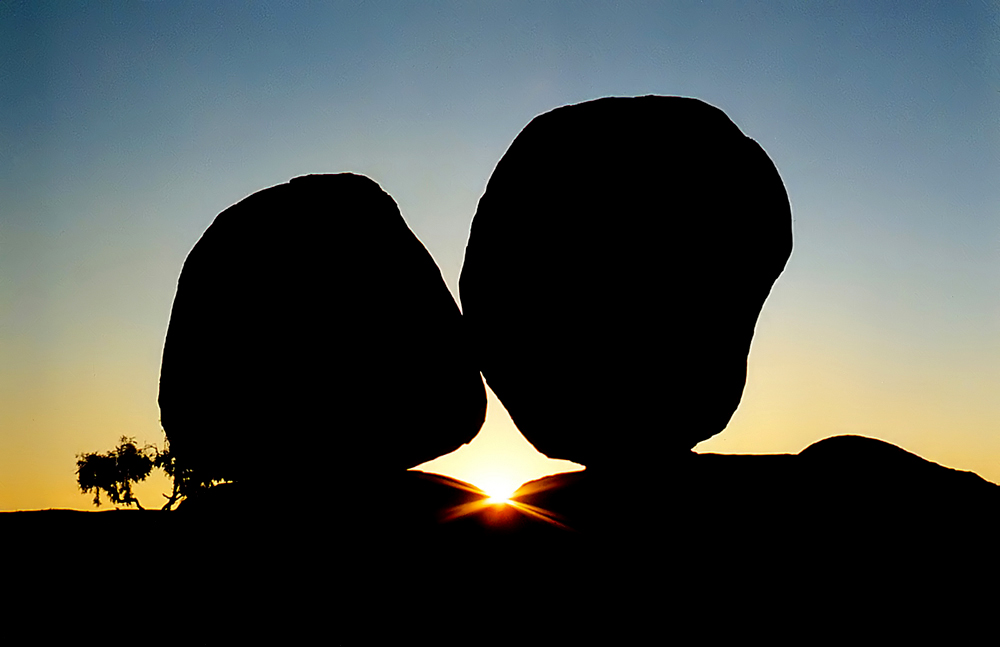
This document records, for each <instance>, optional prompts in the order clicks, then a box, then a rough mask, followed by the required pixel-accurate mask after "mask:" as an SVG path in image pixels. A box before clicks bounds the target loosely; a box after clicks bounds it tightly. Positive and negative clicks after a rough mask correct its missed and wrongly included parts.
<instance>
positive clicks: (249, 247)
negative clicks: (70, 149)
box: [159, 173, 486, 500]
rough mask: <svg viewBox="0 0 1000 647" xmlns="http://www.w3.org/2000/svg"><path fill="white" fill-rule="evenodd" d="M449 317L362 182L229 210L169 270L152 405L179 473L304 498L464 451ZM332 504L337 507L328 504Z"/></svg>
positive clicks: (459, 379) (381, 196)
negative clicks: (172, 291) (171, 285)
mask: <svg viewBox="0 0 1000 647" xmlns="http://www.w3.org/2000/svg"><path fill="white" fill-rule="evenodd" d="M468 352H469V351H468V343H467V341H466V339H465V334H464V332H463V327H462V319H461V314H460V312H459V310H458V307H457V305H456V304H455V301H454V299H453V298H452V296H451V293H450V292H449V291H448V289H447V287H446V286H445V284H444V281H443V280H442V278H441V274H440V271H439V269H438V267H437V265H436V264H435V263H434V261H433V259H432V258H431V257H430V255H429V254H428V253H427V250H426V249H425V248H424V247H423V245H422V244H421V243H420V241H419V240H417V238H416V237H415V236H414V235H413V233H412V232H411V231H410V229H409V228H408V227H407V225H406V223H405V222H404V221H403V218H402V217H401V216H400V213H399V210H398V208H397V207H396V204H395V202H394V201H393V200H392V198H390V197H389V196H388V195H387V194H386V193H384V192H383V191H382V190H381V188H380V187H379V186H378V185H377V184H376V183H375V182H373V181H372V180H370V179H368V178H365V177H362V176H358V175H352V174H346V173H345V174H339V175H309V176H305V177H299V178H295V179H293V180H292V181H291V182H289V183H287V184H282V185H278V186H274V187H271V188H268V189H264V190H263V191H260V192H258V193H255V194H253V195H251V196H249V197H248V198H246V199H244V200H243V201H241V202H239V203H238V204H236V205H233V206H232V207H230V208H228V209H226V210H225V211H223V212H222V213H221V214H219V216H218V217H217V218H216V219H215V221H214V222H213V223H212V225H211V226H210V227H209V228H208V230H207V231H206V232H205V234H204V235H203V236H202V238H201V240H199V241H198V243H197V244H196V245H195V247H194V249H192V250H191V253H190V255H189V256H188V258H187V261H186V262H185V264H184V268H183V270H182V272H181V275H180V279H179V281H178V286H177V294H176V297H175V300H174V305H173V310H172V312H171V316H170V326H169V328H168V331H167V338H166V343H165V346H164V350H163V365H162V370H161V376H160V394H159V403H160V410H161V419H162V423H163V428H164V431H165V432H166V435H167V438H168V439H169V441H170V447H171V450H172V451H173V452H174V453H175V456H176V459H177V463H178V465H180V466H183V467H189V468H192V469H195V470H197V471H198V473H199V475H201V476H208V477H211V478H217V479H232V480H237V481H241V482H242V483H244V484H245V485H249V486H250V487H251V490H248V491H258V492H263V491H275V490H283V491H281V492H280V494H281V495H282V496H285V497H287V498H289V499H292V500H294V499H297V498H303V499H306V498H309V497H311V496H316V495H318V493H310V492H309V489H310V484H315V483H320V482H325V481H326V480H327V479H330V478H334V477H340V478H341V479H351V478H356V477H357V476H358V475H360V474H366V475H369V477H374V478H376V480H377V477H378V475H380V474H384V473H385V472H386V471H387V470H403V469H405V468H409V467H412V466H415V465H418V464H420V463H422V462H424V461H427V460H430V459H433V458H435V457H437V456H440V455H442V454H445V453H447V452H450V451H453V450H454V449H456V448H458V447H459V446H461V445H462V444H463V443H466V442H469V441H470V440H471V439H472V438H473V437H474V436H475V435H476V433H477V432H478V430H479V428H480V426H481V425H482V423H483V420H484V417H485V411H486V396H485V391H484V389H483V384H482V379H481V377H480V375H479V371H478V368H477V367H476V366H475V365H474V363H473V361H472V359H471V357H469V356H468ZM331 494H334V495H335V494H336V493H335V492H332V493H331Z"/></svg>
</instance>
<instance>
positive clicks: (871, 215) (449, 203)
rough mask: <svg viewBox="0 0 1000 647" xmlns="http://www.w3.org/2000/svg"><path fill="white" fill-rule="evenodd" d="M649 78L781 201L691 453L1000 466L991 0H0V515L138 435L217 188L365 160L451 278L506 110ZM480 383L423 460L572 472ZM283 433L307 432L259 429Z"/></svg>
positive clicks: (618, 88) (65, 483) (455, 468)
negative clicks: (753, 151)
mask: <svg viewBox="0 0 1000 647" xmlns="http://www.w3.org/2000/svg"><path fill="white" fill-rule="evenodd" d="M645 94H662V95H679V96H688V97H697V98H699V99H702V100H703V101H706V102H708V103H710V104H712V105H714V106H716V107H718V108H721V109H722V110H723V111H725V112H726V113H727V114H728V115H729V117H730V118H731V119H732V120H733V121H734V122H735V123H736V124H737V125H738V126H739V127H740V129H741V130H742V131H743V132H744V133H745V134H746V135H748V136H750V137H752V138H754V139H755V140H756V141H757V142H759V143H760V144H761V146H762V147H763V148H764V150H765V151H767V153H768V154H769V155H770V157H771V159H772V160H773V161H774V163H775V165H776V166H777V168H778V171H779V173H780V174H781V177H782V179H783V180H784V183H785V186H786V189H787V191H788V195H789V199H790V202H791V205H792V214H793V229H794V250H793V252H792V256H791V258H790V259H789V262H788V264H787V265H786V267H785V271H784V273H783V274H782V275H781V277H780V278H779V279H778V281H777V282H776V283H775V285H774V287H773V289H772V291H771V294H770V296H769V298H768V300H767V302H766V303H765V305H764V308H763V310H762V312H761V315H760V319H759V320H758V323H757V329H756V334H755V337H754V341H753V345H752V348H751V352H750V356H749V358H748V376H747V386H746V389H745V391H744V394H743V400H742V402H741V404H740V407H739V409H738V410H737V412H736V414H735V415H734V416H733V419H732V420H731V422H730V424H729V427H728V428H727V429H726V430H725V431H724V432H722V433H721V434H719V435H717V436H716V437H714V438H712V439H710V440H708V441H706V442H703V443H701V444H700V445H698V447H697V448H696V449H697V451H705V452H724V453H775V452H798V451H800V450H801V449H803V448H805V447H806V446H808V445H810V444H811V443H813V442H815V441H817V440H820V439H822V438H826V437H828V436H833V435H838V434H861V435H866V436H871V437H875V438H881V439H883V440H886V441H888V442H892V443H895V444H897V445H899V446H901V447H904V448H905V449H907V450H909V451H911V452H914V453H916V454H918V455H920V456H923V457H925V458H927V459H929V460H933V461H935V462H938V463H941V464H943V465H947V466H949V467H954V468H956V469H962V470H972V471H975V472H977V473H979V474H980V475H982V476H983V477H984V478H986V479H988V480H991V481H993V482H997V483H1000V397H998V395H1000V2H997V1H988V2H986V1H970V2H961V1H959V2H950V3H925V2H917V1H914V2H905V3H904V2H879V1H875V0H869V1H865V2H808V3H802V2H788V3H783V2H760V3H758V2H741V3H728V2H651V3H629V2H615V3H585V2H562V3H555V2H542V1H538V0H531V1H530V2H502V1H499V2H452V3H448V2H433V1H428V2H419V3H417V2H326V3H322V2H295V3H292V2H210V3H202V2H174V1H168V0H162V1H154V2H128V3H103V2H46V1H44V0H38V1H34V0H33V1H30V2H27V1H26V2H18V1H0V116H2V118H0V510H16V509H40V508H76V509H92V505H91V503H90V499H91V497H90V496H89V495H85V494H82V493H81V492H79V490H78V488H77V487H76V476H75V469H76V465H75V460H76V455H77V454H79V453H82V452H93V451H106V450H109V449H111V448H112V447H114V446H115V444H116V443H117V441H118V439H119V437H121V436H123V435H124V436H132V437H135V438H136V439H137V440H138V441H139V442H140V443H156V444H158V445H160V446H161V447H162V443H163V433H162V430H161V428H160V425H159V409H158V407H157V403H156V395H157V385H158V378H159V365H160V357H161V352H162V347H163V340H164V336H165V334H166V329H167V324H168V322H169V316H170V308H171V304H172V301H173V296H174V291H175V288H176V283H177V277H178V274H179V272H180V269H181V266H182V264H183V262H184V259H185V257H186V256H187V254H188V252H189V251H190V250H191V248H192V246H193V245H194V244H195V242H197V240H198V238H199V237H200V236H201V234H202V233H203V232H204V230H205V229H206V228H207V227H208V226H209V225H210V224H211V222H212V220H213V219H214V218H215V216H216V215H217V214H218V213H219V212H221V211H222V210H223V209H225V208H226V207H228V206H230V205H232V204H234V203H236V202H238V201H240V200H241V199H243V198H244V197H246V196H248V195H250V194H251V193H254V192H256V191H258V190H260V189H263V188H265V187H268V186H273V185H275V184H280V183H283V182H286V181H288V180H289V179H290V178H292V177H295V176H298V175H304V174H308V173H337V172H354V173H360V174H363V175H367V176H368V177H370V178H372V179H373V180H375V181H376V182H378V183H379V184H380V185H381V186H382V188H383V189H384V190H385V191H386V192H388V193H389V194H390V195H391V196H392V197H393V198H394V199H395V201H396V202H397V204H398V205H399V207H400V210H401V213H402V214H403V217H404V218H405V220H406V221H407V223H408V224H409V226H410V228H411V229H412V230H413V231H414V233H415V234H416V235H417V237H418V238H420V240H421V241H422V242H423V243H424V245H425V246H426V247H427V249H428V251H429V252H430V253H431V255H432V256H433V257H434V259H435V260H436V261H437V263H438V265H439V266H440V267H441V271H442V274H443V277H444V280H445V281H446V283H447V285H448V286H449V288H450V289H451V290H452V293H453V294H455V295H456V296H457V294H458V290H457V284H458V276H459V272H460V270H461V266H462V259H463V254H464V251H465V244H466V241H467V238H468V234H469V226H470V223H471V220H472V217H473V215H474V214H475V211H476V205H477V202H478V199H479V197H480V196H481V195H482V193H483V191H484V189H485V186H486V183H487V181H488V180H489V177H490V174H491V173H492V171H493V168H494V167H495V165H496V163H497V162H498V161H499V159H500V158H501V157H502V155H503V154H504V152H505V151H506V149H507V147H508V146H509V145H510V143H511V141H512V140H513V139H514V137H516V136H517V134H518V133H519V132H520V130H521V129H522V128H523V127H524V126H525V125H527V123H528V122H529V121H530V120H531V119H532V118H533V117H535V116H536V115H538V114H541V113H543V112H546V111H548V110H551V109H553V108H555V107H558V106H561V105H566V104H572V103H579V102H582V101H587V100H590V99H596V98H599V97H604V96H635V95H645ZM290 226H293V224H290ZM681 316H682V314H681ZM489 406H490V409H489V414H488V420H487V423H486V425H485V426H484V428H483V431H481V432H480V435H479V436H478V437H477V439H476V440H475V441H473V443H472V444H470V445H467V446H465V447H463V448H462V449H460V450H459V451H458V452H456V453H454V454H452V455H449V456H446V457H442V458H440V459H437V460H436V461H433V462H432V463H430V464H428V465H426V466H424V467H423V468H422V469H425V470H428V471H437V472H441V473H445V474H448V475H451V476H455V477H457V478H461V479H463V480H466V481H470V482H472V483H477V482H478V483H482V482H484V481H487V480H490V479H500V480H504V479H506V480H507V481H510V482H514V485H516V484H518V483H520V482H522V481H525V480H528V479H531V478H537V477H539V476H542V475H545V474H547V473H552V472H559V471H565V470H567V469H579V466H576V465H574V464H571V463H568V462H565V461H561V462H552V461H548V460H547V459H545V457H543V456H541V455H539V454H537V453H533V449H532V448H531V446H530V445H528V444H527V442H526V441H525V440H524V439H523V438H522V437H520V436H519V434H518V432H517V431H516V428H515V427H514V426H513V424H512V423H511V422H510V420H509V418H505V412H504V410H503V408H502V406H501V405H499V402H498V401H497V400H496V398H494V397H493V396H492V395H491V396H490V402H489ZM292 434H295V436H292ZM303 436H304V437H305V438H307V440H308V442H309V443H311V444H312V445H313V446H314V447H315V449H316V451H319V452H332V451H334V450H333V443H332V442H331V441H330V440H329V438H328V437H324V434H323V433H322V431H321V430H275V442H276V443H278V444H280V443H281V442H282V440H283V438H285V439H288V440H289V441H290V442H291V440H292V438H293V437H295V438H296V442H297V443H298V442H300V441H299V440H298V438H301V437H303ZM338 459H340V460H345V459H346V457H331V462H330V468H331V469H336V461H337V460H338ZM168 491H169V487H168V485H167V484H166V481H165V479H163V478H162V477H161V478H159V479H153V478H151V479H150V480H149V481H148V482H146V483H144V484H142V485H141V487H140V489H139V490H138V493H139V496H140V500H142V501H143V503H144V504H145V505H146V506H147V507H150V506H153V505H156V501H162V499H160V493H162V492H168Z"/></svg>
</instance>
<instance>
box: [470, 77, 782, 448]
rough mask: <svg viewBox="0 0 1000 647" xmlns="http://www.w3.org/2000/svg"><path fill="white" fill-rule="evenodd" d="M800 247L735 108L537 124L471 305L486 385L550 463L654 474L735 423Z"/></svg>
mask: <svg viewBox="0 0 1000 647" xmlns="http://www.w3.org/2000/svg"><path fill="white" fill-rule="evenodd" d="M791 247H792V231H791V213H790V208H789V204H788V198H787V195H786V193H785V189H784V185H783V184H782V182H781V178H780V177H779V176H778V173H777V170H776V169H775V168H774V165H773V164H772V163H771V160H770V159H769V158H768V156H767V154H766V153H765V152H764V151H763V150H762V149H761V148H760V146H759V145H757V143H756V142H754V141H753V140H752V139H749V138H747V137H746V136H744V135H743V133H741V132H740V130H739V128H737V127H736V125H735V124H733V122H732V121H730V120H729V118H728V117H726V115H725V114H724V113H723V112H722V111H721V110H719V109H717V108H714V107H712V106H710V105H708V104H705V103H702V102H701V101H698V100H695V99H685V98H678V97H657V96H647V97H637V98H605V99H599V100H596V101H590V102H587V103H582V104H578V105H572V106H565V107H562V108H557V109H555V110H553V111H551V112H548V113H546V114H543V115H541V116H539V117H536V118H535V119H534V120H532V122H531V123H530V124H528V126H527V127H525V129H524V130H523V131H522V132H521V134H520V135H518V136H517V138H516V139H515V140H514V142H513V143H512V144H511V146H510V149H509V150H508V151H507V153H506V154H505V155H504V157H503V159H501V160H500V162H499V164H498V165H497V167H496V170H495V171H494V173H493V176H492V177H491V178H490V181H489V184H488V185H487V188H486V192H485V194H484V195H483V197H482V199H481V200H480V202H479V208H478V210H477V212H476V216H475V219H474V220H473V223H472V232H471V236H470V239H469V244H468V248H467V250H466V256H465V265H464V267H463V269H462V276H461V282H460V285H461V299H462V308H463V312H464V314H465V317H466V320H467V321H468V323H469V325H470V327H471V330H472V334H474V335H475V340H476V343H477V344H478V359H479V364H480V368H481V369H482V372H483V375H484V376H485V378H486V381H487V382H488V383H489V385H490V387H491V388H492V389H493V390H494V392H496V394H497V396H498V397H499V398H500V399H501V400H502V401H503V403H504V405H505V406H506V408H507V410H508V411H509V412H510V415H511V417H512V418H513V420H514V422H515V423H516V424H517V426H518V429H520V430H521V432H522V433H523V434H524V436H525V437H526V438H527V439H528V440H529V441H531V443H532V444H533V445H534V446H535V447H536V448H538V450H539V451H541V452H542V453H544V454H546V455H548V456H550V457H553V458H565V459H570V460H574V461H577V462H580V463H584V464H586V465H588V466H593V465H604V466H616V465H625V464H626V463H629V464H635V461H648V462H655V461H658V460H660V459H661V458H662V457H663V456H664V455H665V454H669V453H676V452H684V451H686V450H688V449H690V448H691V447H693V446H694V445H695V444H697V443H698V442H700V441H702V440H705V439H706V438H709V437H710V436H712V435H714V434H716V433H718V432H719V431H721V430H722V429H723V428H724V427H725V426H726V424H728V422H729V419H730V417H731V416H732V414H733V412H734V411H735V410H736V407H737V405H738V404H739V401H740V397H741V395H742V392H743V386H744V384H745V381H746V361H747V353H748V351H749V348H750V341H751V338H752V337H753V332H754V326H755V323H756V321H757V315H758V314H759V312H760V309H761V306H762V305H763V303H764V299H765V298H766V297H767V295H768V293H769V291H770V289H771V285H772V284H773V283H774V281H775V279H776V278H777V277H778V275H779V274H780V273H781V271H782V269H783V267H784V265H785V261H786V260H787V259H788V256H789V254H790V252H791ZM625 454H628V455H629V458H628V459H627V460H624V457H623V455H625Z"/></svg>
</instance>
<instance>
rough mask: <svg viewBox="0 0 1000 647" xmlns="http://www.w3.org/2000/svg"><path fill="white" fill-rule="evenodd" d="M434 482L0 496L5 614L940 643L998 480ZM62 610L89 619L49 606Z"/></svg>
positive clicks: (324, 635) (847, 457) (182, 633)
mask: <svg viewBox="0 0 1000 647" xmlns="http://www.w3.org/2000/svg"><path fill="white" fill-rule="evenodd" d="M458 485H459V482H458V481H454V480H453V479H447V478H443V477H437V476H435V475H426V474H422V473H419V472H408V473H406V474H405V476H403V477H401V478H400V479H399V480H398V481H397V482H396V483H392V484H388V483H386V484H381V485H378V486H376V485H375V484H366V485H363V486H358V487H357V488H355V489H354V490H353V493H352V494H350V495H345V496H343V497H338V498H339V499H341V500H342V503H339V504H332V505H331V507H329V508H325V509H322V510H319V509H315V508H308V509H306V508H302V509H288V508H285V509H280V508H279V509H271V508H268V507H266V506H264V505H260V503H261V502H260V501H259V500H257V501H256V502H255V501H250V505H247V506H244V507H242V508H241V507H240V506H239V505H236V504H234V501H239V500H241V498H242V500H246V497H241V496H240V495H239V493H238V492H236V493H234V492H230V493H228V494H226V495H225V496H224V497H223V496H222V495H220V496H218V497H217V500H215V501H212V500H209V499H208V498H206V499H204V500H202V501H200V502H198V505H188V506H186V507H182V508H181V509H180V510H178V511H174V512H160V511H144V512H140V511H104V512H78V511H65V510H47V511H33V512H16V513H4V514H0V532H2V536H3V538H4V540H3V542H4V547H5V549H6V550H5V553H6V556H7V562H6V565H5V567H4V573H5V578H4V589H5V595H6V596H8V604H7V609H8V612H10V614H11V615H9V616H8V617H9V618H16V619H33V620H32V621H31V622H35V621H36V620H37V621H38V622H39V624H31V622H28V621H27V620H25V623H27V624H23V623H22V625H21V626H28V625H30V626H34V627H36V628H37V632H41V633H37V632H36V634H37V635H36V637H42V636H44V635H51V632H58V631H62V630H67V629H70V630H71V631H70V633H72V634H74V635H84V634H86V633H87V632H88V631H95V629H94V627H97V626H100V627H103V629H102V630H101V631H109V632H111V633H109V634H108V636H109V642H112V643H113V644H119V643H120V642H121V640H119V639H114V640H111V638H110V636H116V635H118V636H119V637H120V638H122V640H124V636H125V635H129V636H131V638H130V639H129V641H132V640H134V641H136V642H139V643H147V642H154V643H156V642H163V643H170V644H178V642H183V643H184V644H232V643H234V642H237V641H239V642H243V641H245V640H247V639H261V640H263V639H268V640H270V639H280V640H286V639H291V640H292V641H293V642H297V641H303V642H304V641H309V642H313V641H315V640H321V641H322V642H326V643H329V644H382V643H385V642H387V641H392V640H397V639H402V638H406V639H412V640H414V641H418V642H422V641H423V639H424V638H427V639H429V640H430V641H431V642H446V643H458V644H497V643H507V642H510V641H515V640H516V641H517V642H518V643H523V644H538V643H543V642H546V641H547V640H548V638H553V639H557V640H558V641H559V642H568V641H569V640H571V639H583V640H584V641H585V642H587V643H588V644H589V643H591V642H594V641H595V640H599V639H607V640H612V639H614V640H615V641H616V642H619V641H624V643H625V644H628V643H631V642H646V641H647V640H648V639H650V638H655V639H656V642H664V641H666V639H667V638H670V637H675V638H681V639H682V641H683V642H689V640H684V639H683V637H684V636H689V638H690V639H691V641H693V640H694V639H695V637H694V636H693V635H692V634H690V633H688V632H690V631H697V632H707V633H706V634H704V635H702V637H701V638H699V639H698V640H701V639H703V638H708V637H714V638H732V637H743V636H751V635H762V634H763V635H766V636H774V637H777V636H785V635H787V636H789V638H792V639H795V640H796V641H797V642H798V641H799V640H808V641H809V642H812V640H811V637H812V636H813V634H816V635H817V636H819V635H823V636H826V635H829V636H839V637H841V638H850V637H852V636H864V637H866V638H869V639H877V638H878V637H879V636H883V637H886V638H889V637H892V638H894V639H895V638H899V637H901V636H910V635H924V634H927V635H932V634H933V632H935V631H944V632H945V633H944V634H941V635H942V636H944V635H947V636H949V639H951V640H953V639H954V638H955V637H957V636H960V635H962V634H963V632H965V631H972V630H973V629H974V628H976V627H979V626H983V625H986V624H989V619H990V618H992V617H993V615H994V614H995V612H996V607H997V605H996V602H997V601H998V599H997V594H996V590H997V579H996V576H997V575H998V571H1000V569H998V560H997V552H996V546H995V543H996V542H995V540H996V536H997V535H996V530H997V528H998V525H997V522H996V511H997V509H998V505H997V504H998V503H1000V487H998V486H996V485H994V484H992V483H988V482H986V481H984V480H982V479H981V478H979V477H978V476H976V475H974V474H971V473H967V472H958V471H956V470H950V469H947V468H944V467H941V466H939V465H936V464H934V463H931V462H928V461H925V460H923V459H921V458H919V457H917V456H914V455H912V454H909V453H907V452H905V451H903V450H901V449H899V448H897V447H894V446H892V445H888V444H886V443H882V442H880V441H875V440H871V439H864V438H858V437H839V438H834V439H827V440H826V441H822V442H820V443H817V444H816V445H813V446H812V447H810V448H808V449H806V450H804V451H803V452H802V453H800V454H799V455H773V456H727V455H713V454H703V455H696V454H692V455H690V456H688V457H685V460H681V461H678V462H677V464H676V465H673V466H671V468H670V469H666V468H665V469H664V470H663V472H662V473H658V474H655V475H653V474H649V475H636V474H631V475H615V474H602V473H599V472H593V471H591V470H586V471H584V472H574V473H567V474H557V475H554V476H551V477H547V478H545V479H540V480H539V481H534V482H532V483H530V484H527V485H525V486H524V487H522V489H521V490H519V493H518V495H517V496H516V499H517V501H518V502H519V505H516V506H510V505H505V506H485V505H483V504H482V500H483V496H482V495H481V494H477V493H475V492H473V491H469V489H463V488H462V487H456V486H458ZM526 506H532V507H526ZM524 510H531V511H534V512H535V513H541V514H542V516H548V517H549V518H552V519H555V520H557V521H559V522H560V523H559V525H557V524H552V523H549V522H547V521H545V520H543V519H542V518H541V517H540V516H539V514H533V513H532V512H525V511H524ZM460 512H466V513H467V514H458V513H460ZM448 516H451V517H453V518H451V519H450V520H442V519H444V518H446V517H448ZM74 617H79V618H80V620H79V622H84V623H87V620H86V619H87V618H89V619H90V623H87V624H84V625H77V624H73V623H71V622H70V621H69V620H66V622H68V623H69V624H65V623H64V622H63V620H57V619H61V618H74ZM98 620H99V622H96V624H93V623H95V621H98ZM7 624H8V627H9V626H11V625H10V623H7ZM14 624H15V625H16V624H18V623H17V622H16V621H15V623H14ZM88 626H89V627H90V629H87V627H88ZM81 631H82V632H83V633H82V634H78V632H81ZM115 632H119V633H115ZM678 632H679V633H678ZM801 632H809V634H808V635H803V634H802V633H801ZM816 632H818V633H816ZM885 632H888V633H885ZM119 634H120V635H119ZM33 635H34V634H33ZM866 642H867V640H866ZM11 644H13V643H11Z"/></svg>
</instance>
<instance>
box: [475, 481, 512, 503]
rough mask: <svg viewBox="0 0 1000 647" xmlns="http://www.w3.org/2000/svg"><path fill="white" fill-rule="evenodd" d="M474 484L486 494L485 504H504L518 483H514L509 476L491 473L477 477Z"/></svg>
mask: <svg viewBox="0 0 1000 647" xmlns="http://www.w3.org/2000/svg"><path fill="white" fill-rule="evenodd" d="M477 481H478V482H477V483H476V486H477V487H478V488H479V489H481V490H482V491H483V492H485V493H486V494H487V496H488V497H489V498H487V499H486V501H485V503H486V504H487V505H504V504H509V503H510V497H511V496H512V495H513V494H514V491H515V490H517V488H518V486H520V483H514V482H513V481H512V480H511V479H509V478H504V477H502V476H499V475H493V476H488V477H484V478H482V479H478V480H477Z"/></svg>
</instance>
